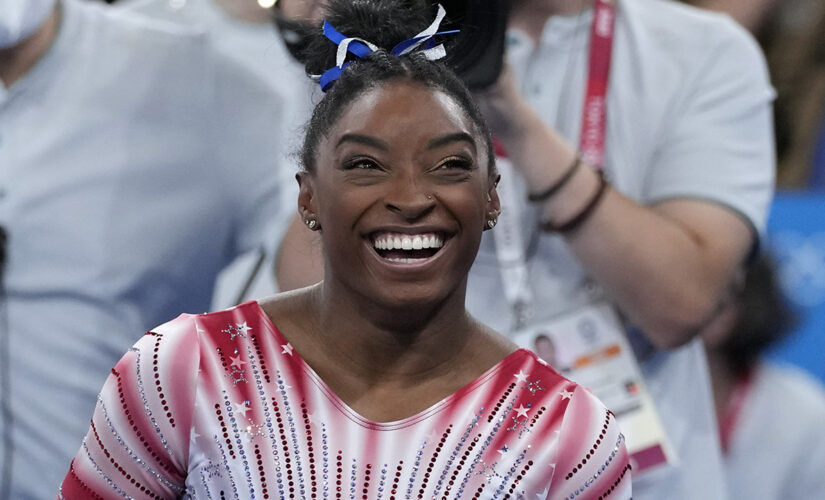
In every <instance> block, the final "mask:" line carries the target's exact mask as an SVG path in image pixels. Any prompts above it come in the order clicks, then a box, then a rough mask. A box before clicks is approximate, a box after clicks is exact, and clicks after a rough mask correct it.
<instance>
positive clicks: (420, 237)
mask: <svg viewBox="0 0 825 500" xmlns="http://www.w3.org/2000/svg"><path fill="white" fill-rule="evenodd" d="M372 244H373V246H374V247H375V248H376V249H378V250H421V249H424V248H441V247H442V246H444V242H443V241H442V239H441V238H440V237H439V236H438V235H436V234H434V233H428V234H415V235H408V234H398V233H395V234H390V233H384V234H381V235H379V236H376V237H375V239H374V240H373V243H372Z"/></svg>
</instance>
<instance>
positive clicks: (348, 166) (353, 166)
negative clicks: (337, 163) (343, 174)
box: [344, 158, 381, 170]
mask: <svg viewBox="0 0 825 500" xmlns="http://www.w3.org/2000/svg"><path fill="white" fill-rule="evenodd" d="M378 168H381V167H379V166H378V163H376V162H375V161H373V160H370V159H369V158H355V159H353V160H350V161H348V162H346V163H344V169H345V170H372V169H378Z"/></svg>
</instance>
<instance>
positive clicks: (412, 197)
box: [384, 176, 435, 221]
mask: <svg viewBox="0 0 825 500" xmlns="http://www.w3.org/2000/svg"><path fill="white" fill-rule="evenodd" d="M384 204H385V206H386V207H387V209H388V210H390V211H391V212H394V213H396V214H398V215H400V216H402V217H403V218H404V219H405V220H407V221H416V220H420V219H422V218H423V217H425V216H426V215H427V214H429V213H430V212H432V210H433V208H435V197H434V196H433V195H432V194H431V193H430V192H428V190H427V189H425V187H424V186H423V185H422V184H421V183H420V182H417V181H416V180H415V179H411V178H410V177H407V176H399V178H398V179H396V180H395V181H394V182H392V183H391V185H390V186H389V189H388V191H387V195H386V197H385V203H384Z"/></svg>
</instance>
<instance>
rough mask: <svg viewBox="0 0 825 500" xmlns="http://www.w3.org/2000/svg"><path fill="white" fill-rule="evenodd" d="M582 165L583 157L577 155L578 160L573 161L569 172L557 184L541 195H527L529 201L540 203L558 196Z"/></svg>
mask: <svg viewBox="0 0 825 500" xmlns="http://www.w3.org/2000/svg"><path fill="white" fill-rule="evenodd" d="M581 164H582V157H581V156H580V155H579V154H576V158H575V159H574V160H573V164H572V165H570V167H569V168H568V169H567V172H565V173H564V175H562V176H561V178H560V179H559V180H557V181H556V183H555V184H553V185H552V186H550V187H549V188H547V189H545V190H544V191H542V192H541V193H536V194H529V193H528V194H527V199H528V200H529V201H531V202H533V203H537V202H540V201H545V200H547V199H548V198H550V197H551V196H553V195H554V194H556V193H557V192H558V191H559V189H561V188H563V187H564V185H565V184H567V182H568V181H570V179H572V178H573V174H575V173H576V171H577V170H578V169H579V167H580V166H581Z"/></svg>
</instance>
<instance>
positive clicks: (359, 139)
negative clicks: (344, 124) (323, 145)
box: [335, 134, 390, 151]
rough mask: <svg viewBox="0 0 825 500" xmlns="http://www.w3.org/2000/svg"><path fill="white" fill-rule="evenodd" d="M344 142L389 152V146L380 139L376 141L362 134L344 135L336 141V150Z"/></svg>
mask: <svg viewBox="0 0 825 500" xmlns="http://www.w3.org/2000/svg"><path fill="white" fill-rule="evenodd" d="M345 142H356V143H358V144H363V145H365V146H371V147H374V148H376V149H380V150H381V151H389V149H390V147H389V145H388V144H387V143H386V142H384V141H382V140H381V139H377V138H375V137H372V136H369V135H362V134H344V135H342V136H341V138H340V139H338V143H337V144H336V145H335V147H336V148H337V147H338V146H340V145H341V144H343V143H345Z"/></svg>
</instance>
